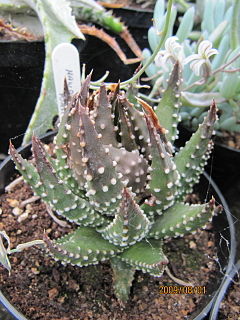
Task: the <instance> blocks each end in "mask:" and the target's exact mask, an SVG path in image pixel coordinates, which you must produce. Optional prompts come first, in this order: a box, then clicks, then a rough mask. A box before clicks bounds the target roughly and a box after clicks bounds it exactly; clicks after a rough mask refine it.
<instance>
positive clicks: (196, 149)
mask: <svg viewBox="0 0 240 320" xmlns="http://www.w3.org/2000/svg"><path fill="white" fill-rule="evenodd" d="M215 120H216V105H215V103H214V102H213V104H212V106H211V108H210V110H209V112H208V114H207V116H206V118H205V120H204V121H203V123H202V124H201V125H200V126H199V128H198V130H197V131H196V132H195V133H194V134H193V135H192V137H191V139H190V140H189V141H188V142H187V143H186V145H185V146H184V147H183V148H182V149H180V151H179V152H178V153H177V154H176V155H175V157H174V162H175V164H176V167H177V170H178V172H179V173H180V175H181V179H180V186H179V198H180V199H183V197H184V196H185V195H186V194H187V193H190V192H192V188H193V186H194V185H195V184H196V183H197V182H198V181H199V178H200V175H201V174H202V172H203V170H204V166H205V164H206V162H207V160H208V158H209V155H210V152H211V149H212V142H211V140H210V139H211V136H212V133H213V127H214V123H215Z"/></svg>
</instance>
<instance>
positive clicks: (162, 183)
mask: <svg viewBox="0 0 240 320" xmlns="http://www.w3.org/2000/svg"><path fill="white" fill-rule="evenodd" d="M146 121H147V124H148V129H149V133H150V152H151V154H150V155H151V171H150V176H151V180H150V182H149V188H150V191H151V193H152V194H153V196H154V197H156V204H157V205H161V206H162V209H163V210H166V209H167V208H168V207H170V206H171V205H173V203H174V201H175V197H176V195H177V185H178V184H179V173H178V172H177V170H176V166H175V164H174V162H173V161H172V157H171V155H170V154H169V153H168V152H167V151H166V148H165V145H164V143H163V141H162V140H161V137H160V135H159V134H158V132H157V130H158V127H159V128H161V127H160V126H159V124H154V123H153V121H152V120H151V118H150V117H148V116H147V117H146Z"/></svg>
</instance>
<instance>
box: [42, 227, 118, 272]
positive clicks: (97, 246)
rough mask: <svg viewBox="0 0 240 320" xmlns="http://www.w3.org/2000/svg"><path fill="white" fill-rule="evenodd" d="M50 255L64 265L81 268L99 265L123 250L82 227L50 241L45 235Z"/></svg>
mask: <svg viewBox="0 0 240 320" xmlns="http://www.w3.org/2000/svg"><path fill="white" fill-rule="evenodd" d="M44 241H45V243H46V246H47V249H48V251H49V253H50V254H51V255H52V256H53V257H54V258H55V259H56V260H61V261H62V262H63V263H71V264H74V265H78V266H80V267H82V266H87V265H92V264H97V263H98V262H100V261H104V260H107V259H109V258H111V257H112V256H114V255H116V254H118V253H120V252H121V251H122V249H120V248H118V247H116V246H114V245H113V244H111V243H109V242H108V241H107V240H104V239H103V238H102V237H101V235H100V234H99V233H98V232H97V231H95V230H94V229H93V228H88V227H80V228H78V229H77V230H75V231H74V232H72V233H70V234H68V235H66V236H64V237H62V238H59V239H57V240H53V241H52V240H50V239H49V238H48V237H47V236H46V235H44Z"/></svg>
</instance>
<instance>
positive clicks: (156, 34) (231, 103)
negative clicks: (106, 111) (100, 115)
mask: <svg viewBox="0 0 240 320" xmlns="http://www.w3.org/2000/svg"><path fill="white" fill-rule="evenodd" d="M184 3H185V5H184V7H185V8H184V11H185V12H182V9H183V8H182V7H180V6H175V8H173V10H172V14H171V21H170V27H169V29H168V38H170V37H172V36H175V37H176V42H175V45H176V43H177V46H178V48H177V50H175V48H174V47H170V48H169V47H168V48H165V49H166V50H165V54H166V53H167V54H168V55H169V57H170V59H168V64H169V66H171V61H172V62H176V61H177V60H178V61H179V62H180V63H181V64H182V67H183V80H184V81H183V83H184V85H183V87H182V95H181V96H182V97H181V102H182V108H181V117H182V122H183V124H184V126H185V127H188V128H190V129H191V130H193V131H195V130H196V129H197V128H198V125H199V124H200V123H201V122H202V121H203V119H204V117H205V116H206V114H207V107H208V105H209V104H210V103H211V100H212V99H213V98H214V99H215V101H216V102H217V104H218V109H219V121H218V122H217V123H216V125H215V129H217V134H218V135H221V130H227V131H231V132H239V130H240V124H239V120H240V118H239V115H240V104H239V98H240V72H239V70H240V69H239V68H240V54H239V52H240V40H239V9H240V3H239V1H235V0H229V1H228V0H221V1H212V0H204V1H196V4H195V5H194V4H193V3H187V2H184ZM165 6H166V1H165V0H158V1H157V2H156V6H155V9H154V17H153V21H154V25H153V26H152V27H151V28H150V29H149V31H148V41H149V46H150V48H149V49H144V50H143V55H144V57H145V59H146V58H148V57H149V56H150V55H151V51H154V49H155V48H156V45H157V42H158V41H159V39H161V37H162V35H161V30H162V26H163V24H164V21H165V19H166V12H165ZM167 41H168V40H167V39H166V41H165V43H166V42H167ZM203 41H208V45H209V46H210V45H211V46H212V48H214V49H217V51H218V54H215V55H212V56H211V57H208V55H207V54H205V53H207V51H205V52H202V51H201V49H200V48H201V43H202V42H203ZM180 47H181V48H180ZM209 48H210V47H209ZM210 50H211V49H210ZM180 52H181V55H180V54H179V53H180ZM197 55H198V57H197ZM194 56H195V57H196V58H195V60H194V61H193V59H192V60H191V59H189V57H193V58H194ZM204 60H205V61H204ZM187 61H188V63H186V62H187ZM189 61H192V62H195V66H194V63H189ZM198 62H199V63H202V65H201V67H200V69H198V70H197V68H196V66H197V63H198ZM170 71H171V68H167V67H165V68H164V66H161V65H157V64H156V63H155V62H153V63H152V64H151V65H150V66H149V67H148V68H147V69H146V73H147V75H148V77H150V78H151V79H152V83H153V90H152V93H151V94H150V96H151V97H156V95H159V94H160V95H161V91H162V90H164V89H165V88H166V86H167V81H166V80H167V79H168V77H169V72H170ZM199 71H200V72H199Z"/></svg>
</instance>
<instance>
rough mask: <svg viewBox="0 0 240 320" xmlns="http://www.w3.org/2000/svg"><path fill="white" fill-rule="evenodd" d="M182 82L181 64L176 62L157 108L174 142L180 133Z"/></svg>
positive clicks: (164, 126)
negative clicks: (178, 126) (178, 127)
mask: <svg viewBox="0 0 240 320" xmlns="http://www.w3.org/2000/svg"><path fill="white" fill-rule="evenodd" d="M181 82H182V79H181V65H180V63H179V62H176V64H175V66H174V68H173V71H172V73H171V76H170V79H169V81H168V86H167V88H166V90H165V91H164V93H163V95H162V98H161V100H160V102H159V104H158V106H157V108H156V110H155V112H156V115H157V117H158V119H159V121H160V124H161V126H162V127H163V128H165V129H166V130H167V133H166V136H167V139H168V140H169V141H170V142H174V141H175V140H176V138H177V134H178V130H177V125H178V122H179V120H180V118H179V107H180V90H181V88H180V87H181Z"/></svg>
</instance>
